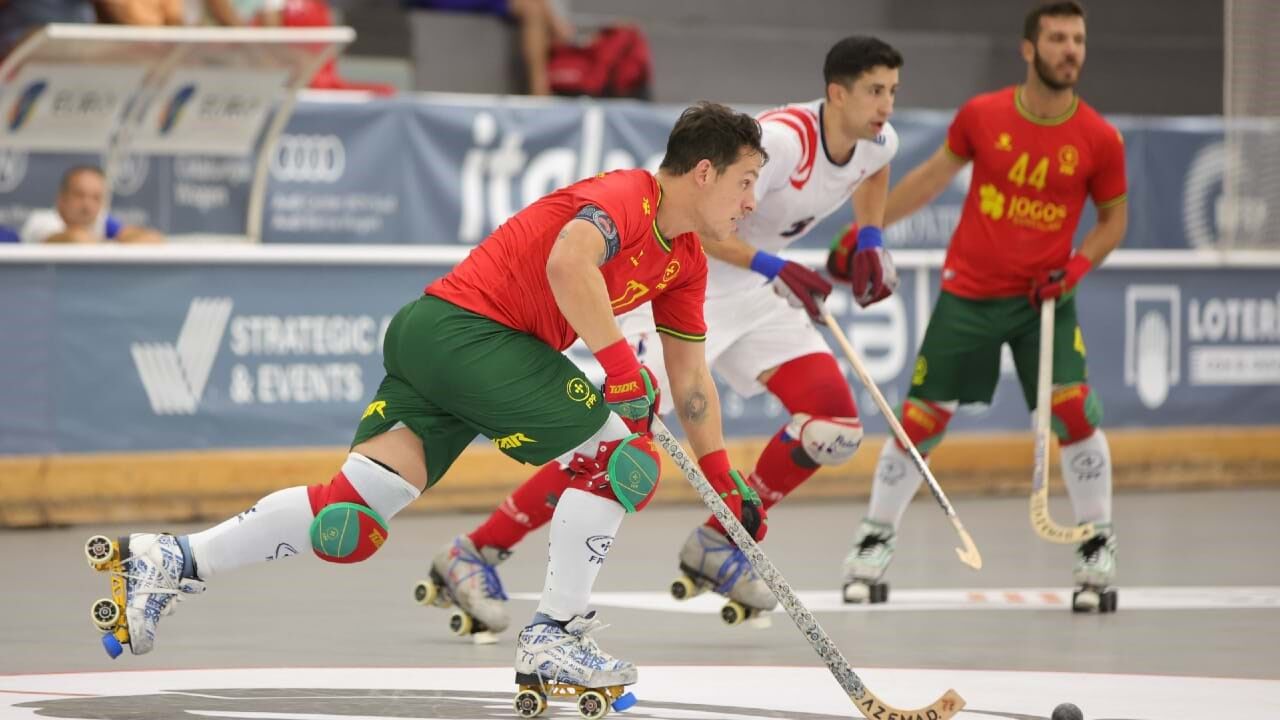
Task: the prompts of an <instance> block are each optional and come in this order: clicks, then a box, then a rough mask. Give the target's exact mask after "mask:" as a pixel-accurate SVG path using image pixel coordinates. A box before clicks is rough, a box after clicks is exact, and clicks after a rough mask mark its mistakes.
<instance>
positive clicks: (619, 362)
mask: <svg viewBox="0 0 1280 720" xmlns="http://www.w3.org/2000/svg"><path fill="white" fill-rule="evenodd" d="M595 355H596V361H597V362H599V363H600V367H602V368H604V374H605V375H606V376H609V377H620V376H622V375H629V374H631V373H636V372H640V360H639V359H637V358H636V354H635V352H634V351H633V350H632V349H631V346H630V345H628V344H627V341H626V339H625V338H623V339H622V340H619V341H617V342H615V343H613V344H612V345H608V346H606V347H602V348H600V350H598V351H597V352H596V354H595Z"/></svg>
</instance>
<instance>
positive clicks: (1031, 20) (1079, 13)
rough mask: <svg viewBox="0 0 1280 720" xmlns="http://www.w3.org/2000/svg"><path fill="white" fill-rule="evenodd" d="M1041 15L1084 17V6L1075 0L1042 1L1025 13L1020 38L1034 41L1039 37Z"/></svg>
mask: <svg viewBox="0 0 1280 720" xmlns="http://www.w3.org/2000/svg"><path fill="white" fill-rule="evenodd" d="M1042 17H1078V18H1080V19H1081V20H1083V19H1084V6H1083V5H1081V4H1080V3H1078V2H1076V0H1057V1H1056V2H1042V3H1040V5H1038V6H1037V7H1036V8H1035V9H1033V10H1032V11H1031V12H1029V13H1027V19H1026V22H1024V23H1023V24H1022V38H1023V39H1024V40H1030V41H1031V42H1033V43H1034V42H1035V41H1036V38H1038V37H1040V18H1042Z"/></svg>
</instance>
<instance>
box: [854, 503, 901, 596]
mask: <svg viewBox="0 0 1280 720" xmlns="http://www.w3.org/2000/svg"><path fill="white" fill-rule="evenodd" d="M894 536H895V533H894V531H893V526H892V525H887V524H885V523H879V522H876V521H875V520H863V521H862V525H861V526H859V527H858V537H857V539H856V540H854V541H853V548H852V549H850V550H849V554H848V555H847V556H845V559H844V601H845V602H846V603H865V602H869V603H871V604H873V605H874V604H877V603H882V602H885V601H886V600H888V599H889V584H888V583H884V582H880V578H882V577H884V571H885V570H887V569H889V563H890V562H892V561H893V539H894Z"/></svg>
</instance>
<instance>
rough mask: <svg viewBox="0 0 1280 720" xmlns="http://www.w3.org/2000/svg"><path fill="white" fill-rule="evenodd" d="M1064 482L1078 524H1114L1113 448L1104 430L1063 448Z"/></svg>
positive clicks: (1095, 431) (1094, 432)
mask: <svg viewBox="0 0 1280 720" xmlns="http://www.w3.org/2000/svg"><path fill="white" fill-rule="evenodd" d="M1062 479H1063V481H1064V482H1066V484H1067V494H1068V495H1070V496H1071V507H1072V508H1073V509H1074V510H1075V511H1076V522H1078V523H1088V522H1101V523H1109V522H1111V446H1110V445H1108V444H1107V438H1106V436H1105V435H1103V434H1102V430H1094V431H1093V434H1092V435H1090V436H1089V437H1087V438H1085V439H1084V440H1081V441H1080V442H1076V443H1072V444H1070V445H1064V446H1062Z"/></svg>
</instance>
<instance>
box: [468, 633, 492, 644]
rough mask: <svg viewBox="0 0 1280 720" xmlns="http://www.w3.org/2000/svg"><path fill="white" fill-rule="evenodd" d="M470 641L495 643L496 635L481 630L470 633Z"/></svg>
mask: <svg viewBox="0 0 1280 720" xmlns="http://www.w3.org/2000/svg"><path fill="white" fill-rule="evenodd" d="M471 642H473V643H475V644H476V645H497V644H498V635H497V634H496V633H492V632H489V631H488V630H481V631H479V632H477V633H473V634H472V635H471Z"/></svg>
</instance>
